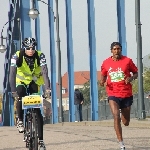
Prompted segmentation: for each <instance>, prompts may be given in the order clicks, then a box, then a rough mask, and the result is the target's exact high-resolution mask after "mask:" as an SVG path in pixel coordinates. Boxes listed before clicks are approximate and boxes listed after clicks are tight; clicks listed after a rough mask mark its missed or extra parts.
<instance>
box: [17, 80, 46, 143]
mask: <svg viewBox="0 0 150 150" xmlns="http://www.w3.org/2000/svg"><path fill="white" fill-rule="evenodd" d="M28 89H29V92H30V94H32V93H38V85H37V84H36V83H35V82H33V81H32V82H31V83H30V84H29V87H28ZM17 94H18V96H19V98H22V97H24V96H27V86H26V85H25V84H24V85H18V86H17ZM36 110H37V113H36V114H37V123H38V135H39V140H43V116H42V114H41V110H40V108H38V109H36ZM17 113H18V118H19V120H20V121H23V110H22V101H17Z"/></svg>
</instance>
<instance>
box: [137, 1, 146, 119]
mask: <svg viewBox="0 0 150 150" xmlns="http://www.w3.org/2000/svg"><path fill="white" fill-rule="evenodd" d="M135 23H136V42H137V65H138V118H139V119H145V118H146V114H145V105H144V91H143V62H142V36H141V25H142V24H141V22H140V0H135Z"/></svg>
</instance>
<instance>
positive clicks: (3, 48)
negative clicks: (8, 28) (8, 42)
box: [0, 18, 19, 53]
mask: <svg viewBox="0 0 150 150" xmlns="http://www.w3.org/2000/svg"><path fill="white" fill-rule="evenodd" d="M14 19H15V18H13V19H11V20H9V21H7V22H6V23H5V24H4V26H3V28H2V31H1V37H0V38H1V44H0V52H1V53H4V52H5V51H6V50H7V48H6V46H5V45H3V39H6V38H4V37H3V30H4V27H5V25H7V23H9V22H11V21H13V20H14ZM17 20H18V21H19V18H18V19H17Z"/></svg>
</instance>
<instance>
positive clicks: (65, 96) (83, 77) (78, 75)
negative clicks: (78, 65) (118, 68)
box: [57, 71, 100, 110]
mask: <svg viewBox="0 0 150 150" xmlns="http://www.w3.org/2000/svg"><path fill="white" fill-rule="evenodd" d="M97 78H98V80H99V79H100V71H98V72H97ZM89 80H90V71H76V72H74V89H75V88H83V86H84V84H85V83H86V82H88V81H89ZM57 89H58V85H57ZM57 91H58V90H57ZM57 93H58V92H57ZM57 96H59V95H58V94H57ZM57 104H58V105H59V100H57ZM62 105H63V109H64V110H69V93H68V73H67V72H66V73H65V74H64V75H63V76H62Z"/></svg>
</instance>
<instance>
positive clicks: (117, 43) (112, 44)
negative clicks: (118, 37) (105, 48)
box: [110, 42, 122, 50]
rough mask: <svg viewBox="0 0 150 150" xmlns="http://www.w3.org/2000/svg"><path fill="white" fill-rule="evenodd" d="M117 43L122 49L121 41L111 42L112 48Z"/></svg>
mask: <svg viewBox="0 0 150 150" xmlns="http://www.w3.org/2000/svg"><path fill="white" fill-rule="evenodd" d="M115 45H119V46H120V47H121V49H122V45H121V44H120V43H119V42H113V43H111V46H110V49H111V50H112V49H113V47H114V46H115Z"/></svg>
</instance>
